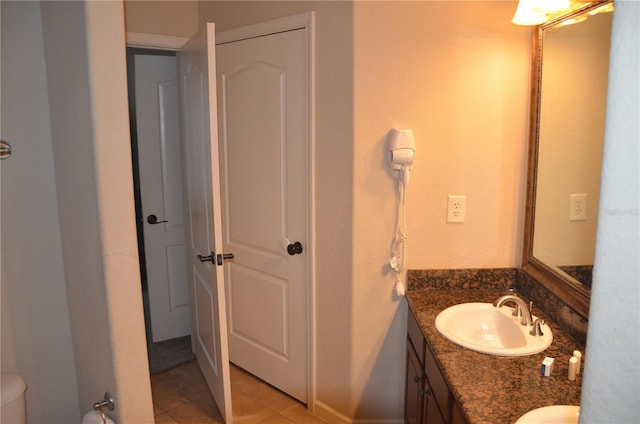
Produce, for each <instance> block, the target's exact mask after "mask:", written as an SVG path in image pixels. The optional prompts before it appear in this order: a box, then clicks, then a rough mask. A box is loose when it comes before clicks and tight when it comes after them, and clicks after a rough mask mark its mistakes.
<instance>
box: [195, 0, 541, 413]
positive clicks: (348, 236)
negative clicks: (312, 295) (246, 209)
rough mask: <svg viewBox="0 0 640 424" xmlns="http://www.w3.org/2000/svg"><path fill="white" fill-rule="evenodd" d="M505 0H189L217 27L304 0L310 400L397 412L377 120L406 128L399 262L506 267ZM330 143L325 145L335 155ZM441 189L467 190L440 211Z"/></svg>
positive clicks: (509, 126)
mask: <svg viewBox="0 0 640 424" xmlns="http://www.w3.org/2000/svg"><path fill="white" fill-rule="evenodd" d="M515 6H516V2H500V1H498V2H475V1H470V2H431V1H423V2H354V3H351V2H348V3H347V2H202V3H200V8H199V16H200V21H201V22H203V21H206V20H210V21H214V22H216V28H217V30H218V31H221V30H225V29H229V28H234V27H237V26H241V25H246V24H251V23H256V22H261V21H264V20H268V19H272V18H276V17H282V16H287V15H292V14H295V13H300V12H303V11H311V10H314V11H315V12H316V49H317V50H316V99H315V107H316V114H317V116H316V150H315V167H316V169H315V178H316V181H317V190H316V208H315V213H316V216H317V222H316V229H315V230H316V234H317V238H316V257H315V260H316V267H317V274H316V282H315V284H316V296H317V299H316V305H315V311H316V316H315V319H316V340H315V343H316V349H315V350H316V352H315V354H316V369H315V375H316V398H315V401H316V402H315V407H316V410H319V411H320V412H321V413H323V414H333V415H334V416H335V417H339V416H342V417H343V418H345V419H347V420H349V419H351V418H357V419H362V420H366V419H372V418H379V419H389V420H392V421H393V420H400V419H401V417H402V415H403V409H402V400H403V398H404V386H403V384H404V331H405V326H406V321H405V320H406V317H405V315H406V306H405V303H404V302H403V301H402V300H401V299H398V298H397V297H395V296H394V294H393V290H394V276H393V275H391V273H390V272H389V267H388V265H387V263H388V262H387V261H388V250H389V245H390V241H391V236H392V232H393V225H394V219H395V213H396V203H395V201H396V188H395V185H394V181H393V180H392V179H391V177H390V175H389V173H388V171H387V168H386V163H385V154H384V146H385V136H386V133H387V132H388V130H389V129H390V128H391V127H394V126H398V127H411V128H413V130H414V133H415V136H416V146H417V152H416V160H415V165H414V167H413V172H412V176H411V183H410V185H409V187H408V199H407V217H408V221H409V228H408V229H409V259H408V267H409V268H449V267H489V266H516V265H518V264H519V257H520V243H521V232H522V229H521V221H522V214H523V206H522V204H523V198H524V182H525V177H524V163H525V150H526V149H525V147H526V140H527V130H526V128H527V123H528V120H527V108H528V85H529V80H528V79H529V53H530V50H529V49H530V47H529V43H530V29H528V28H522V27H515V26H513V25H511V23H510V19H511V17H512V15H513V12H514V11H515ZM338 152H339V153H340V154H336V153H338ZM447 194H464V195H466V196H467V220H466V223H465V224H462V225H460V224H458V225H452V224H446V223H445V213H446V196H447Z"/></svg>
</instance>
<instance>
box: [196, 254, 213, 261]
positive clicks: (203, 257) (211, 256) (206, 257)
mask: <svg viewBox="0 0 640 424" xmlns="http://www.w3.org/2000/svg"><path fill="white" fill-rule="evenodd" d="M214 256H215V255H214V253H213V252H211V254H210V255H208V256H202V255H198V260H200V262H211V263H213V257H214Z"/></svg>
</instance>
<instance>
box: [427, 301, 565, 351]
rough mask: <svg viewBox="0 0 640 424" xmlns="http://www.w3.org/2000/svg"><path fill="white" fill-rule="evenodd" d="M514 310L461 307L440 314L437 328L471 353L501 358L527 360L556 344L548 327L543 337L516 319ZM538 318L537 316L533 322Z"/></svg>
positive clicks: (476, 305)
mask: <svg viewBox="0 0 640 424" xmlns="http://www.w3.org/2000/svg"><path fill="white" fill-rule="evenodd" d="M512 312H513V308H511V307H508V306H502V307H500V308H496V307H494V306H493V304H491V303H461V304H459V305H455V306H451V307H449V308H447V309H445V310H444V311H442V312H440V313H439V314H438V316H437V317H436V328H437V329H438V331H439V332H440V334H442V335H443V336H444V337H446V338H447V339H449V340H451V341H452V342H454V343H457V344H459V345H460V346H463V347H466V348H467V349H471V350H474V351H476V352H482V353H486V354H489V355H498V356H526V355H533V354H535V353H538V352H542V351H543V350H545V349H546V348H547V347H549V345H550V344H551V342H552V341H553V334H552V333H551V329H550V328H549V326H548V325H546V324H543V325H542V333H543V335H541V336H532V335H531V334H529V332H530V331H531V326H527V325H521V324H520V318H517V317H514V316H512V315H511V314H512ZM536 319H537V318H536V317H535V316H534V317H533V320H534V321H535V320H536Z"/></svg>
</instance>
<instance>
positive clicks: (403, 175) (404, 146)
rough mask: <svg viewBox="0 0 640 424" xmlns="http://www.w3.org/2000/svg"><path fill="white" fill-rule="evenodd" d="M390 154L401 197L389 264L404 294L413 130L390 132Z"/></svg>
mask: <svg viewBox="0 0 640 424" xmlns="http://www.w3.org/2000/svg"><path fill="white" fill-rule="evenodd" d="M387 137H388V139H387V141H388V143H387V147H388V155H389V162H390V164H391V172H392V173H393V176H394V177H395V178H397V179H398V189H399V192H400V199H399V201H398V216H397V220H396V228H395V231H394V234H393V239H392V241H391V252H390V255H389V265H390V266H391V269H392V270H393V271H395V273H396V293H397V295H398V296H404V294H405V285H404V283H403V281H402V280H401V277H400V273H402V272H403V271H404V268H405V264H406V256H407V225H406V217H405V198H406V190H407V185H408V184H409V174H410V172H411V164H413V157H414V155H415V152H416V143H415V141H414V140H413V131H411V130H408V129H407V130H398V129H395V128H393V129H392V130H391V131H389V134H388V136H387Z"/></svg>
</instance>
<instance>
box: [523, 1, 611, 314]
mask: <svg viewBox="0 0 640 424" xmlns="http://www.w3.org/2000/svg"><path fill="white" fill-rule="evenodd" d="M612 10H613V2H612V0H606V1H597V2H583V3H581V5H580V7H578V8H577V9H576V10H575V11H573V12H570V13H567V14H565V15H562V16H559V17H557V18H555V19H553V20H551V21H550V22H547V23H545V24H543V25H540V26H538V27H536V28H535V29H534V31H533V49H532V55H533V57H532V84H531V87H532V88H531V90H532V91H531V108H530V110H531V123H530V131H529V133H530V141H529V160H528V167H529V169H528V177H527V193H526V197H527V199H526V201H527V204H526V209H525V231H524V244H523V258H522V268H523V270H524V271H525V272H526V273H528V274H529V275H531V276H532V277H533V278H535V279H536V280H537V281H538V282H540V283H541V284H542V285H544V286H545V287H546V288H547V289H549V290H550V291H551V292H552V293H554V294H555V295H556V296H558V297H559V298H560V299H561V300H562V301H564V302H565V303H566V304H567V305H569V306H570V307H571V308H573V309H574V310H575V311H576V312H577V313H578V314H580V315H582V316H583V317H584V318H588V315H589V299H590V291H591V271H592V269H593V256H594V252H595V235H596V227H597V217H598V203H599V194H600V193H599V189H600V171H601V163H602V150H603V140H604V124H605V111H606V96H607V80H608V63H609V47H610V35H611V22H612V15H613V13H607V12H611V11H612Z"/></svg>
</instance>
